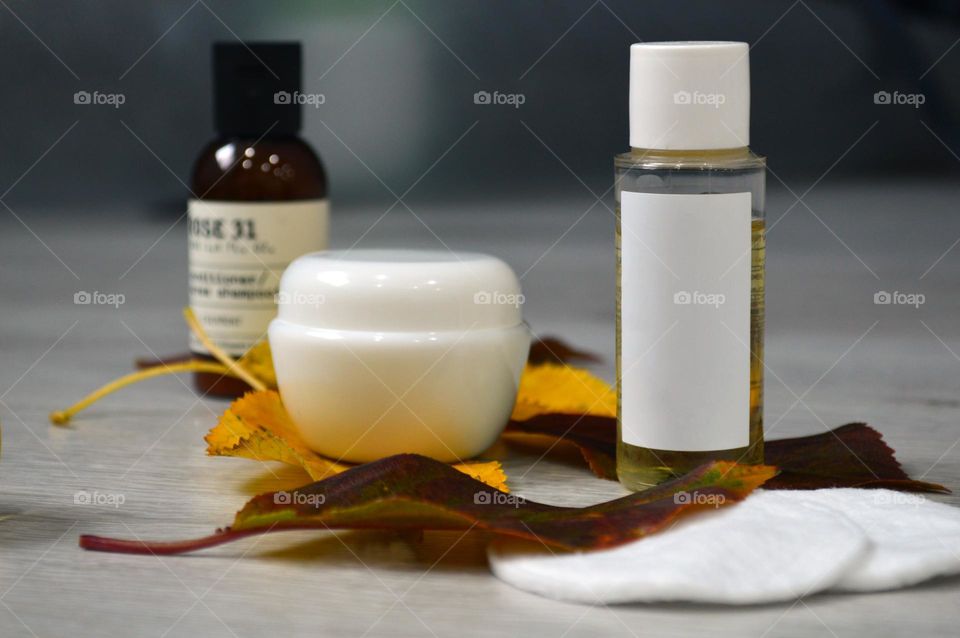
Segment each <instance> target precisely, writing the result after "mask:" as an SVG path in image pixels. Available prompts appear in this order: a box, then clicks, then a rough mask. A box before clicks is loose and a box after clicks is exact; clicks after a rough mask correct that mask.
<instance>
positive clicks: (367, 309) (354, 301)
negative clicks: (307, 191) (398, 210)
mask: <svg viewBox="0 0 960 638" xmlns="http://www.w3.org/2000/svg"><path fill="white" fill-rule="evenodd" d="M277 301H278V305H279V313H278V318H279V319H280V320H282V321H288V322H291V323H295V324H300V325H303V326H306V327H311V328H323V329H336V330H358V331H360V330H362V331H374V332H434V331H443V330H481V329H486V328H504V327H513V326H517V325H519V324H521V323H523V317H522V313H521V306H522V304H523V295H522V294H521V292H520V282H519V280H518V279H517V276H516V275H515V274H514V272H513V270H511V269H510V266H508V265H507V264H505V263H504V262H503V261H501V260H499V259H497V258H496V257H491V256H489V255H483V254H480V253H451V252H448V251H425V250H350V251H327V252H319V253H310V254H308V255H304V256H302V257H299V258H297V259H296V260H294V261H293V263H291V264H290V265H289V266H288V267H287V269H286V271H284V273H283V277H282V278H281V280H280V294H279V296H278V299H277Z"/></svg>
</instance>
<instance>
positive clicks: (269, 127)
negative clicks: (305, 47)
mask: <svg viewBox="0 0 960 638" xmlns="http://www.w3.org/2000/svg"><path fill="white" fill-rule="evenodd" d="M213 85H214V107H213V119H214V126H216V129H217V131H218V132H219V133H220V134H221V135H230V136H234V135H236V136H243V137H251V136H252V137H260V136H262V135H264V134H265V133H267V131H269V133H267V135H268V136H276V135H293V134H296V133H297V132H298V131H299V130H300V105H299V104H298V103H297V96H296V94H297V93H299V91H300V43H298V42H247V43H241V42H230V43H224V42H218V43H216V44H214V45H213Z"/></svg>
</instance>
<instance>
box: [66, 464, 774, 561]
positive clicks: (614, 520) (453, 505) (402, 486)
mask: <svg viewBox="0 0 960 638" xmlns="http://www.w3.org/2000/svg"><path fill="white" fill-rule="evenodd" d="M775 473H776V469H775V468H773V467H770V466H766V465H737V464H735V463H728V462H722V461H718V462H715V463H710V464H707V465H704V466H703V467H700V468H698V469H696V470H694V471H692V472H690V473H688V474H686V475H685V476H683V477H681V478H678V479H675V480H673V481H670V482H668V483H663V484H662V485H659V486H657V487H654V488H651V489H649V490H646V491H644V492H638V493H635V494H630V495H628V496H624V497H622V498H619V499H616V500H613V501H608V502H606V503H600V504H599V505H593V506H591V507H582V508H578V507H556V506H553V505H544V504H541V503H535V502H533V501H525V500H524V499H522V498H520V497H517V496H515V495H512V494H507V493H506V492H501V491H499V490H496V489H494V488H492V487H490V486H488V485H487V484H485V483H481V482H479V481H476V480H474V479H472V478H470V477H468V476H467V475H466V474H464V473H463V472H459V471H457V470H455V469H453V468H452V467H450V466H449V465H448V464H446V463H440V462H439V461H434V460H432V459H429V458H426V457H423V456H417V455H414V454H401V455H397V456H391V457H388V458H385V459H381V460H379V461H374V462H372V463H367V464H364V465H360V466H357V467H355V468H353V469H350V470H347V471H345V472H343V473H341V474H337V475H335V476H332V477H330V478H328V479H324V480H322V481H317V482H316V483H312V484H310V485H306V486H304V487H302V488H300V489H297V490H294V491H293V492H289V493H288V492H271V493H268V494H261V495H260V496H256V497H254V498H253V499H251V500H250V501H249V502H248V503H247V504H246V505H245V506H244V508H243V509H242V510H240V512H238V513H237V516H236V518H235V519H234V522H233V525H232V526H231V527H229V528H227V529H225V530H220V531H217V532H216V533H214V534H212V535H210V536H206V537H202V538H197V539H193V540H187V541H174V542H164V541H157V542H151V541H140V540H121V539H110V538H102V537H99V536H87V535H84V536H81V537H80V546H81V547H83V548H85V549H91V550H99V551H112V552H124V553H134V554H179V553H183V552H189V551H194V550H197V549H202V548H205V547H211V546H213V545H219V544H221V543H226V542H229V541H232V540H236V539H238V538H242V537H244V536H249V535H252V534H264V533H267V532H275V531H284V530H302V529H321V530H325V529H392V530H405V529H407V530H408V529H416V530H470V529H473V528H477V529H483V530H488V531H490V532H493V533H496V534H500V535H503V536H512V537H517V538H525V539H529V540H536V541H539V542H542V543H545V544H547V545H550V546H554V547H558V548H563V549H588V548H600V547H612V546H615V545H619V544H622V543H626V542H628V541H632V540H636V539H638V538H641V537H643V536H646V535H648V534H651V533H653V532H655V531H657V530H660V529H662V528H663V527H664V526H666V525H667V524H669V523H670V522H671V521H672V520H674V519H675V518H676V517H678V516H680V515H681V514H684V513H687V512H690V511H694V510H697V509H702V508H704V507H720V506H724V505H728V504H732V503H734V502H736V501H739V500H741V499H743V498H744V497H745V496H746V495H747V494H749V493H750V492H751V491H752V490H753V489H754V488H756V487H758V486H759V485H761V484H763V482H764V481H766V480H768V479H769V478H770V477H772V476H773V475H774V474H775ZM678 493H683V495H684V496H683V497H682V498H677V497H676V496H675V495H677V494H678Z"/></svg>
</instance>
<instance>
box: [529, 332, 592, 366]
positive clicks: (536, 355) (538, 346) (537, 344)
mask: <svg viewBox="0 0 960 638" xmlns="http://www.w3.org/2000/svg"><path fill="white" fill-rule="evenodd" d="M527 360H528V362H529V363H532V364H540V363H566V362H568V361H588V362H592V363H598V362H599V361H600V357H599V356H597V355H595V354H593V353H592V352H587V351H585V350H577V349H576V348H574V347H573V346H571V345H570V344H569V343H567V342H566V341H563V340H562V339H558V338H556V337H537V338H536V339H534V341H533V343H531V344H530V354H529V356H528V357H527Z"/></svg>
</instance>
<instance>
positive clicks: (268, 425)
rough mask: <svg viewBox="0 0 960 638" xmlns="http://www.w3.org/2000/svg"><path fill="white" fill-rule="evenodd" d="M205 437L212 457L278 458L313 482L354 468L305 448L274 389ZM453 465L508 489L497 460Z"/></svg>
mask: <svg viewBox="0 0 960 638" xmlns="http://www.w3.org/2000/svg"><path fill="white" fill-rule="evenodd" d="M261 378H262V377H261ZM204 438H205V440H206V441H207V454H210V455H211V456H239V457H243V458H249V459H255V460H259V461H280V462H282V463H287V464H289V465H296V466H299V467H302V468H303V469H304V470H306V472H307V473H308V474H309V475H310V478H312V479H313V480H315V481H319V480H321V479H324V478H326V477H328V476H331V475H333V474H337V473H339V472H343V471H344V470H347V469H350V468H351V467H353V466H352V465H350V464H348V463H340V462H337V461H334V460H332V459H328V458H326V457H324V456H321V455H319V454H317V453H316V452H314V451H313V450H311V449H310V448H308V447H307V445H306V444H305V443H304V442H303V440H302V439H301V438H300V436H299V435H298V434H297V432H296V429H295V428H294V425H293V422H292V421H291V420H290V416H289V415H288V414H287V411H286V410H285V409H284V407H283V403H282V402H281V401H280V395H279V394H277V393H276V392H274V391H273V390H261V391H258V392H248V393H247V394H245V395H244V396H243V397H241V398H239V399H237V400H236V401H234V402H233V403H232V404H231V405H230V407H229V408H228V409H227V410H226V412H224V413H223V416H221V417H220V421H219V422H218V423H217V425H216V426H214V427H213V429H212V430H210V432H209V433H208V434H207V436H206V437H204ZM453 467H454V468H456V469H458V470H460V471H461V472H463V473H464V474H467V475H468V476H471V477H473V478H475V479H477V480H478V481H482V482H484V483H486V484H487V485H490V486H491V487H495V488H497V489H499V490H502V491H504V492H506V491H509V490H508V488H507V483H506V481H507V476H506V473H504V471H503V467H502V466H501V465H500V462H499V461H476V462H467V463H460V464H457V465H454V466H453Z"/></svg>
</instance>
